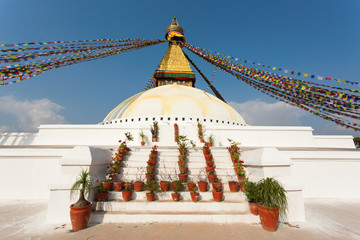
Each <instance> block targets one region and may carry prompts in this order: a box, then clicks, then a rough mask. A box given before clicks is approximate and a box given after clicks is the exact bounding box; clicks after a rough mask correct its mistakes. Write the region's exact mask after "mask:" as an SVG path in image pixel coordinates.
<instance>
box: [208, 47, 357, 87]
mask: <svg viewBox="0 0 360 240" xmlns="http://www.w3.org/2000/svg"><path fill="white" fill-rule="evenodd" d="M204 50H205V51H208V52H210V53H213V54H214V55H217V56H220V57H222V58H225V59H232V60H234V61H236V62H244V63H245V64H253V65H256V66H257V67H263V68H267V69H268V70H271V71H280V72H284V73H286V74H291V75H294V76H298V77H305V78H311V79H316V80H320V81H322V80H327V81H331V80H332V81H336V82H338V83H343V84H351V85H357V86H360V82H353V81H348V80H342V79H338V78H333V77H324V76H320V75H316V74H310V73H304V72H299V71H294V70H289V69H286V68H283V67H274V66H270V65H267V64H263V63H259V62H256V61H252V60H247V59H244V58H240V57H232V56H228V55H225V54H221V53H219V52H216V51H212V50H208V49H204Z"/></svg>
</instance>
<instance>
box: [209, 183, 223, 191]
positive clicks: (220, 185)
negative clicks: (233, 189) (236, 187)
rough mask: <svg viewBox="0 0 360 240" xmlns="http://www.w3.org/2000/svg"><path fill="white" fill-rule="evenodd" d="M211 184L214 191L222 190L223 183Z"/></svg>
mask: <svg viewBox="0 0 360 240" xmlns="http://www.w3.org/2000/svg"><path fill="white" fill-rule="evenodd" d="M211 184H212V187H213V189H216V188H222V183H221V182H213V183H211Z"/></svg>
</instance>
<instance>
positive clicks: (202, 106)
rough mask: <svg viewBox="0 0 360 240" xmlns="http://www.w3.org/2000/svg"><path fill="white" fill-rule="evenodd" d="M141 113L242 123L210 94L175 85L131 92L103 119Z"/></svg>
mask: <svg viewBox="0 0 360 240" xmlns="http://www.w3.org/2000/svg"><path fill="white" fill-rule="evenodd" d="M145 116H146V117H155V116H170V117H194V118H209V119H214V120H220V121H232V122H237V123H240V124H241V125H246V123H245V121H244V119H243V118H242V117H241V116H240V114H239V113H238V112H236V111H235V110H234V109H233V108H232V107H230V105H228V104H226V103H224V102H223V101H221V100H220V99H218V98H217V97H215V96H214V95H212V94H210V93H207V92H205V91H203V90H200V89H197V88H193V87H188V86H184V85H176V84H173V85H164V86H161V87H156V88H153V89H150V90H147V91H144V92H140V93H138V94H135V95H134V96H132V97H130V98H128V99H127V100H125V101H124V102H122V103H120V104H119V105H118V106H117V107H116V108H114V109H113V110H112V111H111V112H110V113H109V114H108V115H107V116H106V118H105V119H104V122H109V121H110V122H111V121H112V120H116V119H122V118H133V117H134V118H135V117H145Z"/></svg>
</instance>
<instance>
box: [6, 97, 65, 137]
mask: <svg viewBox="0 0 360 240" xmlns="http://www.w3.org/2000/svg"><path fill="white" fill-rule="evenodd" d="M0 102H1V103H2V104H0V113H2V114H1V115H5V116H2V117H1V119H2V120H5V119H6V117H8V118H14V119H15V121H16V122H14V123H11V124H8V125H3V126H0V131H25V132H35V131H37V127H38V126H39V125H40V124H56V123H65V122H66V121H65V118H64V117H63V116H62V115H60V114H58V113H59V112H60V111H61V110H62V109H64V107H62V106H60V105H58V104H56V103H54V102H52V101H50V100H49V99H47V98H44V99H37V100H32V101H28V100H20V99H17V98H16V97H14V96H2V97H0ZM6 115H7V116H6ZM1 124H4V123H1Z"/></svg>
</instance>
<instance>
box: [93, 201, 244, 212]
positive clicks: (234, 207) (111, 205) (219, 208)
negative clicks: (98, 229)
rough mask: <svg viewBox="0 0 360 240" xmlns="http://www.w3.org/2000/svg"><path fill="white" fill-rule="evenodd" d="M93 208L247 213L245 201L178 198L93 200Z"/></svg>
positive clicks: (134, 210) (106, 209) (131, 210)
mask: <svg viewBox="0 0 360 240" xmlns="http://www.w3.org/2000/svg"><path fill="white" fill-rule="evenodd" d="M93 210H95V211H105V212H106V211H126V212H134V213H138V212H141V213H157V214H159V213H163V212H169V213H173V214H177V213H180V214H181V213H188V212H190V213H191V212H198V213H208V214H209V213H211V214H219V213H222V214H231V213H233V212H234V211H235V212H238V213H239V214H240V213H241V214H246V213H249V212H250V210H249V204H248V203H247V202H225V201H223V202H215V201H198V202H192V201H191V200H180V201H178V202H175V201H173V200H170V199H169V200H155V201H152V202H148V201H143V200H132V201H129V202H125V201H123V200H113V201H105V202H94V203H93Z"/></svg>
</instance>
